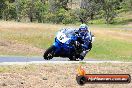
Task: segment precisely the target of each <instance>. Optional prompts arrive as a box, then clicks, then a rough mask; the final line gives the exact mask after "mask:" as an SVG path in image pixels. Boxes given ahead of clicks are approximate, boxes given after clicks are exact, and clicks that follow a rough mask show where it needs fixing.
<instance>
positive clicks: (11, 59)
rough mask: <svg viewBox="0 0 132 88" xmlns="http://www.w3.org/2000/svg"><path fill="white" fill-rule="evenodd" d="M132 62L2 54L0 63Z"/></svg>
mask: <svg viewBox="0 0 132 88" xmlns="http://www.w3.org/2000/svg"><path fill="white" fill-rule="evenodd" d="M80 62H85V63H105V62H108V63H132V62H122V61H110V60H97V59H92V58H91V59H90V58H89V59H86V58H85V59H84V60H83V61H69V59H68V58H61V57H54V58H53V59H51V60H44V59H43V57H40V56H34V57H29V56H28V57H26V56H0V65H14V64H18V65H24V64H25V65H27V64H43V63H54V64H63V63H80Z"/></svg>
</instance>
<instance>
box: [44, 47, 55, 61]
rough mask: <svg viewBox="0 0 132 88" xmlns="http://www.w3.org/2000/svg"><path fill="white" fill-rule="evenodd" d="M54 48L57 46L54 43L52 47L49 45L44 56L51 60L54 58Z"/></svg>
mask: <svg viewBox="0 0 132 88" xmlns="http://www.w3.org/2000/svg"><path fill="white" fill-rule="evenodd" d="M54 49H55V46H53V45H52V46H51V47H49V48H48V49H47V50H46V51H45V53H44V56H43V57H44V59H45V60H50V59H52V58H53V56H54Z"/></svg>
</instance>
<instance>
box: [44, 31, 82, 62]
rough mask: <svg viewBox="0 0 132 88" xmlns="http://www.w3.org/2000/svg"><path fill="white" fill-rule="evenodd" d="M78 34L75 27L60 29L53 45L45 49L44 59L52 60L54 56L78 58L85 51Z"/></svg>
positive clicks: (73, 59)
mask: <svg viewBox="0 0 132 88" xmlns="http://www.w3.org/2000/svg"><path fill="white" fill-rule="evenodd" d="M77 35H78V34H77V33H76V32H75V31H73V29H71V30H68V29H62V30H60V31H59V32H58V33H57V35H56V37H55V42H54V43H53V45H52V46H50V47H49V48H48V49H47V50H46V51H45V53H44V56H43V57H44V59H45V60H50V59H52V58H53V57H68V58H69V59H70V60H72V61H75V60H77V59H78V58H79V57H80V53H81V52H82V51H83V48H82V46H81V43H80V42H79V41H80V40H79V38H78V36H77Z"/></svg>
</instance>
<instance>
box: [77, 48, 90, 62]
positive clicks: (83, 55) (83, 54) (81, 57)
mask: <svg viewBox="0 0 132 88" xmlns="http://www.w3.org/2000/svg"><path fill="white" fill-rule="evenodd" d="M88 52H89V50H86V51H83V52H82V53H81V54H80V57H79V59H80V60H83V59H84V57H85V56H86V54H87V53H88Z"/></svg>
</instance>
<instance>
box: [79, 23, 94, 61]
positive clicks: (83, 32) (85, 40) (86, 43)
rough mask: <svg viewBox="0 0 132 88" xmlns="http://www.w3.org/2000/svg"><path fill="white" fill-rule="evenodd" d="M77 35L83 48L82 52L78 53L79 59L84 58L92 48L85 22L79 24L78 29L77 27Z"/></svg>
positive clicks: (89, 32) (90, 37) (89, 33)
mask: <svg viewBox="0 0 132 88" xmlns="http://www.w3.org/2000/svg"><path fill="white" fill-rule="evenodd" d="M77 32H78V36H79V38H80V40H81V41H82V42H81V45H82V48H83V51H82V53H81V54H80V58H79V59H81V60H83V59H84V57H85V56H86V54H87V53H88V52H89V51H90V50H91V48H92V36H91V31H90V29H89V28H88V26H87V25H86V24H81V25H80V27H79V29H78V31H77Z"/></svg>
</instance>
